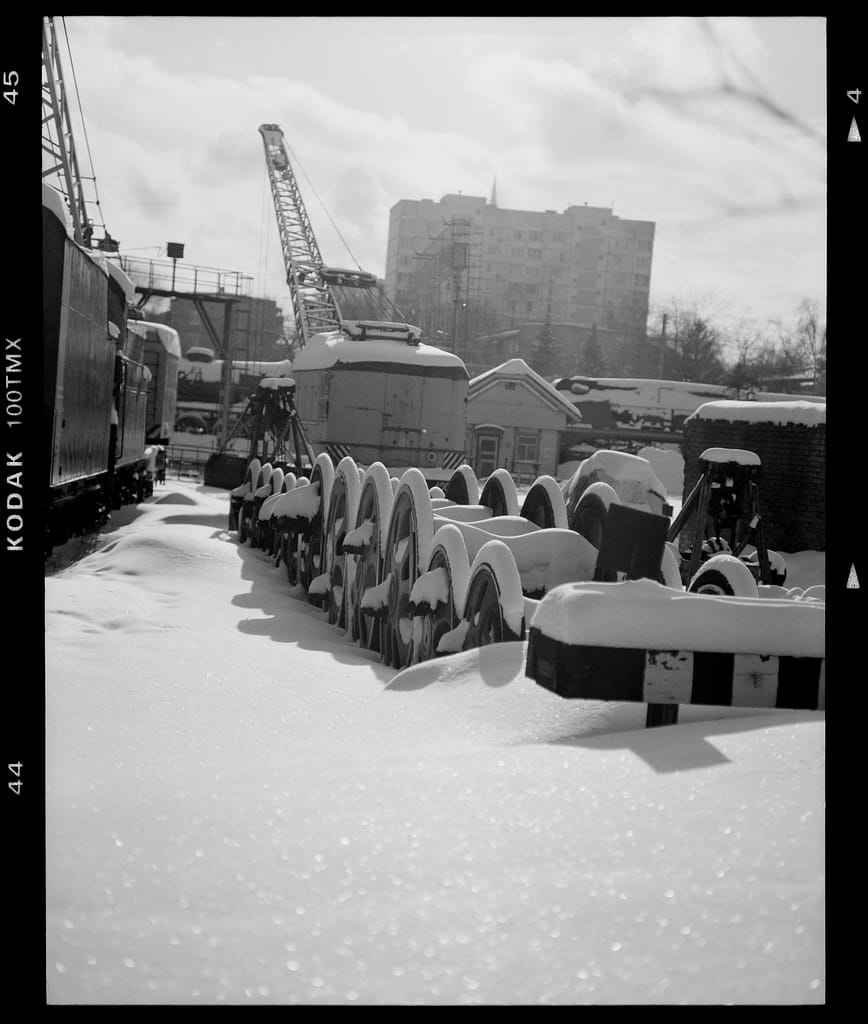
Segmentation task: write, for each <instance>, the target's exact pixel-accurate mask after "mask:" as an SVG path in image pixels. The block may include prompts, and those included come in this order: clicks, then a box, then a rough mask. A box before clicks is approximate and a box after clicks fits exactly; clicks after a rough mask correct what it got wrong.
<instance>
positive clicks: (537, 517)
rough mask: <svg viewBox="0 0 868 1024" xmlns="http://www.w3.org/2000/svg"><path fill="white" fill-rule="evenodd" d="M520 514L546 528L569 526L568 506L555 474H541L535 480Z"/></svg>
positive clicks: (564, 527)
mask: <svg viewBox="0 0 868 1024" xmlns="http://www.w3.org/2000/svg"><path fill="white" fill-rule="evenodd" d="M519 515H520V516H523V517H524V518H525V519H529V520H530V521H531V522H532V523H536V524H537V526H540V527H542V528H543V529H544V530H547V529H551V528H552V527H557V528H558V529H564V530H565V529H566V528H567V507H566V505H565V504H564V496H563V493H562V492H561V488H560V484H559V483H558V482H557V480H555V478H554V477H553V476H540V477H537V478H536V480H535V481H534V482H533V486H532V487H531V489H530V490H529V491H528V492H527V497H526V498H525V499H524V502H523V504H522V506H521V511H520V512H519Z"/></svg>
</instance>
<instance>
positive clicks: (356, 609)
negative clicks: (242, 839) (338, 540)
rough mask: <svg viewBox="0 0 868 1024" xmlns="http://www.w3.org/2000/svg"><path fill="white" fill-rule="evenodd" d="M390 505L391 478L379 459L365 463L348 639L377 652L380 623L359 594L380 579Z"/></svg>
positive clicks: (350, 600)
mask: <svg viewBox="0 0 868 1024" xmlns="http://www.w3.org/2000/svg"><path fill="white" fill-rule="evenodd" d="M391 508H392V481H391V479H390V477H389V473H388V470H387V469H386V467H385V466H384V465H383V464H382V462H375V463H373V464H372V465H371V466H369V467H368V469H367V471H366V472H365V475H364V477H363V478H362V482H361V492H360V494H359V505H358V510H357V511H356V523H355V525H356V530H361V531H363V532H364V533H365V538H364V541H363V542H362V543H361V548H360V550H359V551H358V552H357V553H356V555H355V563H356V564H355V570H354V572H353V576H352V581H351V583H350V588H349V605H348V608H347V616H348V618H349V626H350V639H351V640H352V641H353V642H354V643H359V644H360V645H361V646H362V647H364V648H365V649H366V650H369V651H374V652H375V653H377V654H379V652H380V623H379V621H378V620H377V619H376V618H374V617H373V616H372V615H368V614H366V613H365V612H363V611H362V595H363V594H364V593H365V591H366V590H369V589H370V588H371V587H375V586H376V585H377V584H378V583H379V582H380V574H381V572H382V561H383V555H382V552H383V545H384V543H385V539H386V530H387V529H388V526H389V512H390V511H391Z"/></svg>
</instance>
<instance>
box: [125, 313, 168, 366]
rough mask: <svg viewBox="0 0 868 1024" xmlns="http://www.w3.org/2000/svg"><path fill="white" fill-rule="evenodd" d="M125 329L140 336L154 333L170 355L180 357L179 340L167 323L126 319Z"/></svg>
mask: <svg viewBox="0 0 868 1024" xmlns="http://www.w3.org/2000/svg"><path fill="white" fill-rule="evenodd" d="M127 330H128V331H132V332H133V334H138V335H139V336H140V337H142V338H147V336H148V334H156V336H157V339H158V340H159V341H160V342H161V343H162V345H163V348H164V349H165V350H166V351H167V352H168V353H169V355H170V356H176V357H177V358H178V359H180V358H181V340H180V338H179V337H178V332H177V331H176V330H175V329H174V328H173V327H169V326H168V325H167V324H155V323H150V322H149V321H147V320H127Z"/></svg>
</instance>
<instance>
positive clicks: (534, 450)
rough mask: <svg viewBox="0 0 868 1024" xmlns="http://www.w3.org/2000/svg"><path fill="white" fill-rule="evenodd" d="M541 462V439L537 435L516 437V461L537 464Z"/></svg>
mask: <svg viewBox="0 0 868 1024" xmlns="http://www.w3.org/2000/svg"><path fill="white" fill-rule="evenodd" d="M538 460H539V438H538V437H537V435H536V434H516V435H515V461H516V462H537V461H538Z"/></svg>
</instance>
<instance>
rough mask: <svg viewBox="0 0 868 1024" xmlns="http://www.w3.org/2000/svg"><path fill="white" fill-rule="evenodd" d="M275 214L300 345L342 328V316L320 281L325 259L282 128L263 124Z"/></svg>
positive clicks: (330, 293) (327, 288)
mask: <svg viewBox="0 0 868 1024" xmlns="http://www.w3.org/2000/svg"><path fill="white" fill-rule="evenodd" d="M259 132H260V134H261V135H262V142H263V145H264V146H265V161H266V165H267V167H268V178H269V181H270V183H271V195H272V198H273V199H274V211H275V213H276V214H277V227H278V230H279V232H280V246H281V249H282V250H283V262H284V266H285V267H286V283H287V284H288V285H289V294H290V297H291V299H292V311H293V315H294V317H295V329H296V333H297V335H298V342H299V344H300V345H304V344H306V343H307V342H308V341H309V340H310V338H311V337H313V335H314V334H318V333H320V332H323V331H335V330H339V329H340V326H341V317H340V313H339V312H338V307H337V304H336V302H335V299H334V296H333V295H332V292H331V289H330V288H329V286H328V284H327V283H326V281H325V280H323V277H322V270H323V261H322V256H321V255H320V251H319V246H318V245H317V242H316V237H315V236H314V233H313V228H312V227H311V226H310V219H309V218H308V215H307V211H306V210H305V208H304V202H303V200H302V198H301V193H300V192H299V189H298V183H297V182H296V180H295V175H294V174H293V173H292V167H291V165H290V163H289V156H288V155H287V152H286V146H285V144H284V141H283V132H282V130H281V129H280V126H279V125H276V124H263V125H260V126H259Z"/></svg>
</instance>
